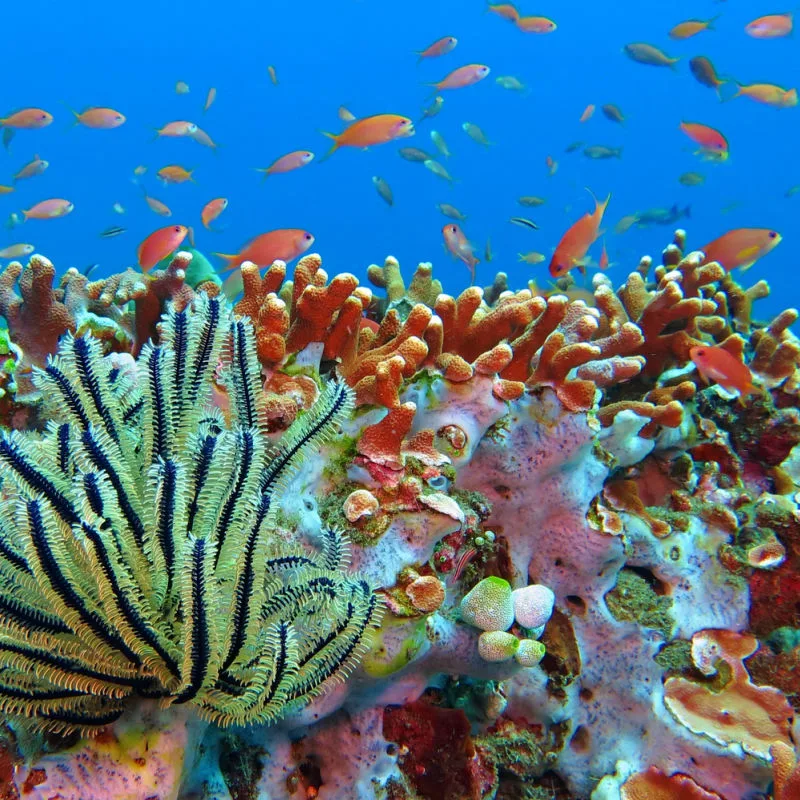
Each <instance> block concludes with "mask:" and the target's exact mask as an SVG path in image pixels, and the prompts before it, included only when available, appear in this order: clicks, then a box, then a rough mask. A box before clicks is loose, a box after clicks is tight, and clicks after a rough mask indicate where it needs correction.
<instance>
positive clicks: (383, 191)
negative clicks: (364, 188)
mask: <svg viewBox="0 0 800 800" xmlns="http://www.w3.org/2000/svg"><path fill="white" fill-rule="evenodd" d="M372 183H373V184H374V185H375V189H376V190H377V192H378V194H379V195H380V196H381V197H382V198H383V199H384V200H385V201H386V202H387V203H388V204H389V205H390V206H391V205H394V195H393V194H392V187H391V186H389V184H388V183H386V181H385V180H384V179H383V178H379V177H378V176H377V175H375V176H374V177H373V179H372Z"/></svg>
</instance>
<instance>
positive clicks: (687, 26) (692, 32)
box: [669, 17, 717, 39]
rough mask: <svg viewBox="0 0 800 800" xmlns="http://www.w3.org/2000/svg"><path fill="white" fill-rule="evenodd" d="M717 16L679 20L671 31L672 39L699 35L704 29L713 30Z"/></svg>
mask: <svg viewBox="0 0 800 800" xmlns="http://www.w3.org/2000/svg"><path fill="white" fill-rule="evenodd" d="M716 19H717V17H712V18H711V19H709V20H701V19H689V20H687V21H686V22H679V23H678V24H677V25H676V26H675V27H674V28H673V29H672V30H671V31H670V32H669V38H670V39H689V38H691V37H692V36H697V34H698V33H702V32H703V31H713V30H714V27H713V25H712V23H713V22H714V20H716Z"/></svg>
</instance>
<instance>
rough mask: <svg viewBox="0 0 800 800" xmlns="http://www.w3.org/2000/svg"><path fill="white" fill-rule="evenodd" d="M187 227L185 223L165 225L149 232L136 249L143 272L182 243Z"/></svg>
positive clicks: (187, 230) (151, 267) (187, 231)
mask: <svg viewBox="0 0 800 800" xmlns="http://www.w3.org/2000/svg"><path fill="white" fill-rule="evenodd" d="M188 233H189V229H188V228H187V227H186V226H185V225H167V227H166V228H159V229H158V230H157V231H154V232H153V233H151V234H150V235H149V236H148V237H147V238H146V239H145V240H144V241H143V242H142V243H141V244H140V245H139V249H138V250H137V251H136V257H137V260H138V262H139V266H140V267H141V268H142V270H143V271H144V272H147V271H148V270H151V269H153V267H154V266H155V265H156V264H158V262H159V261H163V260H164V259H165V258H166V257H167V256H168V255H169V254H170V253H174V252H175V251H176V250H177V249H178V248H179V247H180V246H181V244H182V243H183V240H184V239H185V238H186V235H187V234H188Z"/></svg>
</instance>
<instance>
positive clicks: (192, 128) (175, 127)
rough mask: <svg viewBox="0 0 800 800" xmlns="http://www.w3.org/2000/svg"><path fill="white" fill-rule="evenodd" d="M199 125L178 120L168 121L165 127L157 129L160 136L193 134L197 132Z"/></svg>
mask: <svg viewBox="0 0 800 800" xmlns="http://www.w3.org/2000/svg"><path fill="white" fill-rule="evenodd" d="M197 130H198V128H197V125H195V124H194V122H185V121H184V120H178V121H177V122H168V123H167V124H166V125H165V126H164V127H163V128H157V129H156V135H158V136H192V135H193V134H195V133H197Z"/></svg>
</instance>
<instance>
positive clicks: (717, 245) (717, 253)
mask: <svg viewBox="0 0 800 800" xmlns="http://www.w3.org/2000/svg"><path fill="white" fill-rule="evenodd" d="M781 239H782V237H781V235H780V234H779V233H778V232H777V231H773V230H770V229H769V228H736V229H735V230H732V231H728V232H727V233H725V234H723V235H722V236H720V237H719V238H718V239H714V241H713V242H709V243H708V244H707V245H706V246H705V247H701V248H700V249H701V250H702V251H703V253H704V254H705V258H704V259H703V264H709V263H710V262H712V261H716V262H717V263H719V264H721V265H722V266H723V267H725V269H726V270H727V271H728V272H730V271H731V270H732V269H736V268H737V267H739V268H741V270H742V272H744V271H745V270H748V269H750V267H752V266H753V264H755V263H756V261H758V259H759V258H762V257H763V256H765V255H766V254H767V253H769V251H770V250H772V249H773V248H775V247H777V246H778V245H779V244H780V243H781Z"/></svg>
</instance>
